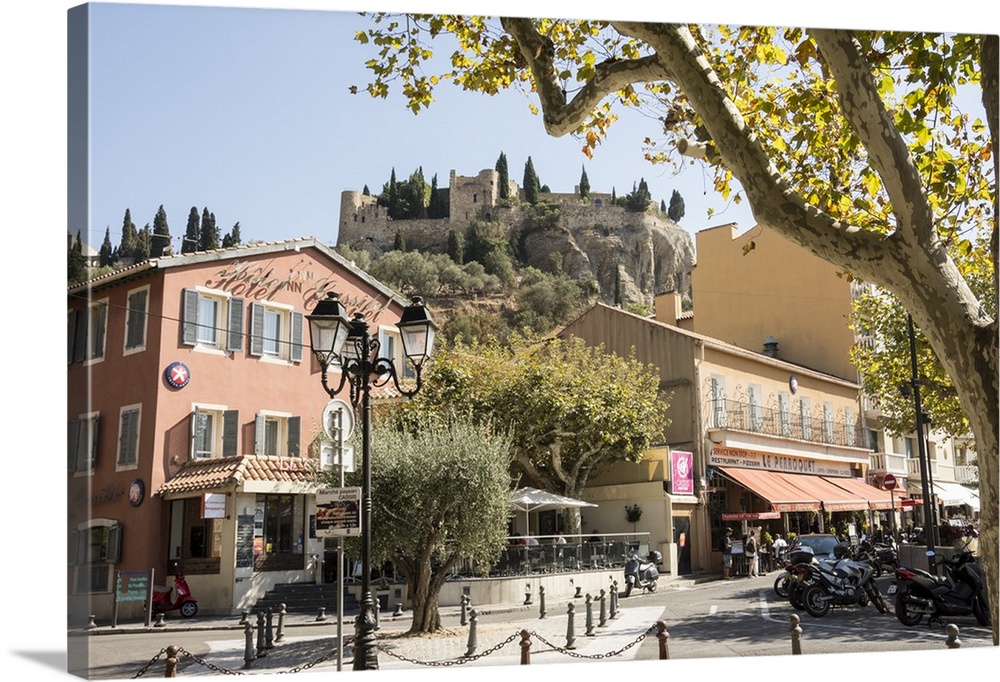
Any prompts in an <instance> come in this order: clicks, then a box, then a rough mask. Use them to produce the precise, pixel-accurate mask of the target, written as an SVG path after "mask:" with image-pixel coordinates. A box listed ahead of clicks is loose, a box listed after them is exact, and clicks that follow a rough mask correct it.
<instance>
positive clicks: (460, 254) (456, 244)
mask: <svg viewBox="0 0 1000 682" xmlns="http://www.w3.org/2000/svg"><path fill="white" fill-rule="evenodd" d="M448 255H449V256H451V259H452V260H453V261H455V262H456V263H458V264H459V265H465V240H464V239H463V238H462V235H461V233H459V231H458V230H456V229H455V228H454V227H453V228H451V231H450V232H448Z"/></svg>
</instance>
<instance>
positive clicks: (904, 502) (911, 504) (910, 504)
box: [899, 500, 924, 507]
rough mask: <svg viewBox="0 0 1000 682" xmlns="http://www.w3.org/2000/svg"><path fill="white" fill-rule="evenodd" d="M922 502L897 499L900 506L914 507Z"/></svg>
mask: <svg viewBox="0 0 1000 682" xmlns="http://www.w3.org/2000/svg"><path fill="white" fill-rule="evenodd" d="M923 503H924V501H923V500H900V501H899V506H900V507H916V506H919V505H922V504H923Z"/></svg>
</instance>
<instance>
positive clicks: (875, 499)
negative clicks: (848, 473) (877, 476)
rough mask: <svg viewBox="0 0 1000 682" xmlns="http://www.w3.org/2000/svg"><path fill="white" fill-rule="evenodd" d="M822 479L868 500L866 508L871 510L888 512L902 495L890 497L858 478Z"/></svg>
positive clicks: (884, 491)
mask: <svg viewBox="0 0 1000 682" xmlns="http://www.w3.org/2000/svg"><path fill="white" fill-rule="evenodd" d="M824 479H825V480H826V481H827V482H829V483H833V484H834V485H835V486H838V487H840V488H843V489H845V490H847V491H849V492H851V493H853V494H854V495H856V496H858V497H860V498H862V499H865V500H868V506H869V508H871V509H881V510H888V509H891V508H892V507H893V506H894V505H898V504H899V502H900V500H901V499H902V495H898V494H896V493H891V496H890V493H889V491H888V490H881V489H879V488H876V487H875V486H873V485H868V484H867V483H866V482H864V481H863V480H861V479H860V478H839V477H834V476H824Z"/></svg>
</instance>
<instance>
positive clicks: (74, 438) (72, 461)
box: [66, 419, 82, 471]
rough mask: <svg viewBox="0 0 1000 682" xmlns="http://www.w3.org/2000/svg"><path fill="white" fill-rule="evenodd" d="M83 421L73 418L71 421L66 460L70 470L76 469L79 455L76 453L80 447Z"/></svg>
mask: <svg viewBox="0 0 1000 682" xmlns="http://www.w3.org/2000/svg"><path fill="white" fill-rule="evenodd" d="M81 425H82V423H81V421H80V420H79V419H72V420H70V422H69V431H68V433H67V441H68V443H67V453H66V460H67V465H68V467H67V468H68V469H69V471H76V462H77V457H76V453H77V452H78V450H79V448H80V430H81Z"/></svg>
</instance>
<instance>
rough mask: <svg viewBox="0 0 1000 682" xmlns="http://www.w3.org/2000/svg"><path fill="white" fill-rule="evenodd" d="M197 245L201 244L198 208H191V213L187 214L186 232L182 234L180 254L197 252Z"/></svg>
mask: <svg viewBox="0 0 1000 682" xmlns="http://www.w3.org/2000/svg"><path fill="white" fill-rule="evenodd" d="M199 243H201V219H200V218H199V217H198V207H197V206H192V207H191V212H190V213H188V222H187V231H186V232H185V233H184V243H183V244H181V253H192V252H194V251H197V250H198V244H199Z"/></svg>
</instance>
